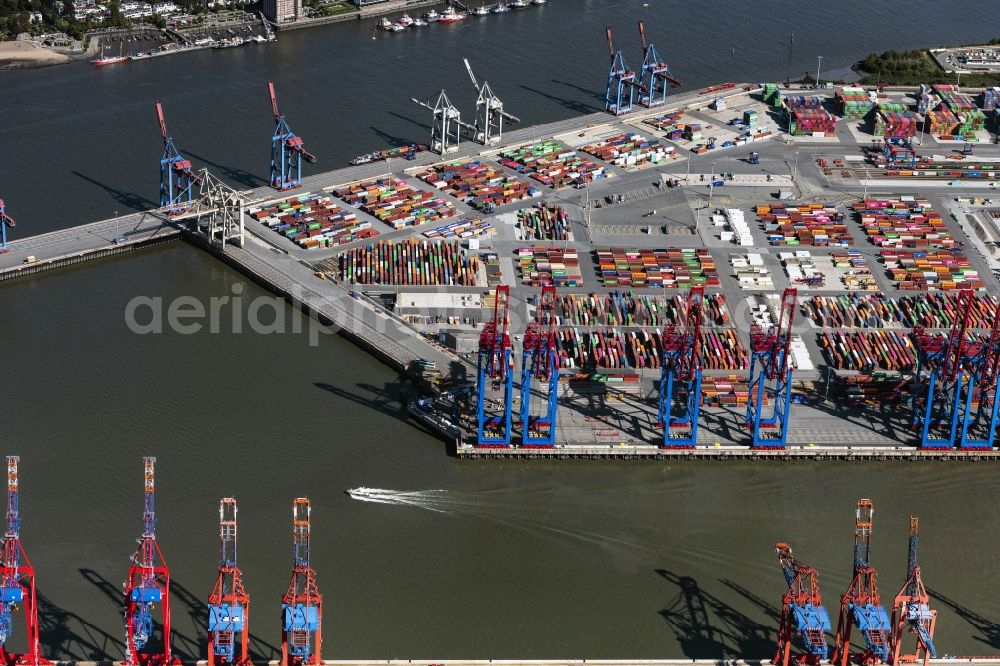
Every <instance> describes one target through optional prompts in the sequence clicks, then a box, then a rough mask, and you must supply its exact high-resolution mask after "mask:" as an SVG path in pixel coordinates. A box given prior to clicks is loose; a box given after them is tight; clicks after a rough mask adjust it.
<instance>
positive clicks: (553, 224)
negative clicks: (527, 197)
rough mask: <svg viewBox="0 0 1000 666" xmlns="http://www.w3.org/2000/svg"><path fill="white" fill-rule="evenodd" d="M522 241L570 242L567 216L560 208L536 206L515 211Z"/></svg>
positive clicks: (571, 234)
mask: <svg viewBox="0 0 1000 666" xmlns="http://www.w3.org/2000/svg"><path fill="white" fill-rule="evenodd" d="M517 221H518V223H519V224H520V227H521V236H522V237H523V238H524V240H548V241H571V240H573V232H572V231H570V224H569V216H568V215H567V214H566V211H565V209H563V208H562V207H561V206H554V205H552V204H538V205H536V206H534V207H532V208H522V209H521V210H519V211H517Z"/></svg>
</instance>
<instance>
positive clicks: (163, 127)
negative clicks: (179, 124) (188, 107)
mask: <svg viewBox="0 0 1000 666" xmlns="http://www.w3.org/2000/svg"><path fill="white" fill-rule="evenodd" d="M156 119H157V120H158V121H159V123H160V136H162V137H163V145H167V141H169V138H168V136H167V121H166V119H165V118H164V117H163V105H162V104H160V103H159V102H157V103H156Z"/></svg>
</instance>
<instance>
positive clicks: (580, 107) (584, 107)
mask: <svg viewBox="0 0 1000 666" xmlns="http://www.w3.org/2000/svg"><path fill="white" fill-rule="evenodd" d="M519 87H520V88H521V89H522V90H527V91H528V92H530V93H534V94H535V95H541V96H542V97H544V98H546V99H550V100H552V101H553V102H555V103H556V104H558V105H559V106H561V107H563V108H564V109H569V110H570V111H572V112H573V113H579V114H581V115H583V114H588V113H594V112H595V111H600V110H601V109H600V107H597V106H591V105H590V104H587V103H586V102H581V101H579V100H575V99H567V98H566V97H559V96H558V95H550V94H549V93H547V92H545V91H543V90H539V89H538V88H532V87H531V86H526V85H524V84H523V83H522V84H519Z"/></svg>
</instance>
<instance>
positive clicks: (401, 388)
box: [313, 379, 413, 421]
mask: <svg viewBox="0 0 1000 666" xmlns="http://www.w3.org/2000/svg"><path fill="white" fill-rule="evenodd" d="M313 386H315V387H316V388H319V389H323V390H324V391H328V392H330V393H332V394H333V395H335V396H337V397H340V398H344V399H345V400H349V401H351V402H353V403H354V404H356V405H360V406H362V407H368V408H371V409H374V410H376V411H379V412H382V413H383V414H386V415H388V416H391V417H393V418H395V419H398V420H400V421H406V420H407V419H408V418H409V417H410V413H409V412H408V411H407V409H406V403H407V401H408V400H410V398H411V397H412V395H413V386H412V385H411V384H410V383H409V382H407V381H405V380H403V379H400V380H398V381H394V382H387V383H386V384H384V385H383V386H382V387H381V388H379V387H377V386H374V385H372V384H364V383H362V384H355V386H356V387H357V388H358V389H360V390H361V391H363V392H364V393H367V394H369V395H371V396H373V397H368V396H367V395H364V394H363V393H360V392H352V391H350V390H348V389H346V388H343V387H340V386H334V385H333V384H327V383H325V382H314V383H313Z"/></svg>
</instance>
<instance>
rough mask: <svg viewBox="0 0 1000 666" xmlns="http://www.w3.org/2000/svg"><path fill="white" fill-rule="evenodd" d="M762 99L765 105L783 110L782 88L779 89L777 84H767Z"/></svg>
mask: <svg viewBox="0 0 1000 666" xmlns="http://www.w3.org/2000/svg"><path fill="white" fill-rule="evenodd" d="M761 99H762V100H763V102H764V104H767V105H768V106H770V107H774V108H775V109H778V108H781V103H782V102H781V88H779V87H778V84H777V83H765V84H764V90H763V92H762V93H761Z"/></svg>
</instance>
